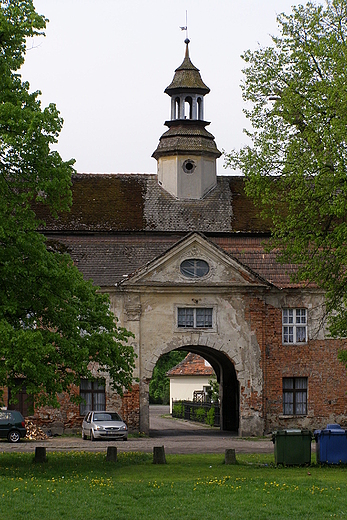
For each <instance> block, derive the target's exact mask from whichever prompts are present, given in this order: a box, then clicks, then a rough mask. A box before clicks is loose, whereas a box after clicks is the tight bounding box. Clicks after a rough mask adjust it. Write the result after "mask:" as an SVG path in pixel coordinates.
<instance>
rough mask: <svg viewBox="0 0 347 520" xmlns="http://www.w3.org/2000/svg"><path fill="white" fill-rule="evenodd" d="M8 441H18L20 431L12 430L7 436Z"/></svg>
mask: <svg viewBox="0 0 347 520" xmlns="http://www.w3.org/2000/svg"><path fill="white" fill-rule="evenodd" d="M7 438H8V440H9V441H10V442H19V441H20V433H19V431H17V430H13V431H12V432H10V433H9V434H8V436H7Z"/></svg>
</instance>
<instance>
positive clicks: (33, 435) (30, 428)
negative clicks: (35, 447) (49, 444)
mask: <svg viewBox="0 0 347 520" xmlns="http://www.w3.org/2000/svg"><path fill="white" fill-rule="evenodd" d="M25 427H26V429H27V434H26V437H25V438H26V439H29V440H31V441H33V440H34V441H44V440H45V439H47V438H48V437H47V435H46V434H45V433H44V431H43V430H41V428H40V427H39V426H37V425H36V424H35V423H34V422H33V421H32V420H30V419H25Z"/></svg>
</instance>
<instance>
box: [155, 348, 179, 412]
mask: <svg viewBox="0 0 347 520" xmlns="http://www.w3.org/2000/svg"><path fill="white" fill-rule="evenodd" d="M186 355H187V352H183V351H182V350H173V351H172V352H168V353H167V354H164V355H163V356H161V357H160V358H159V359H158V362H157V364H156V365H155V367H154V370H153V375H152V379H151V382H150V383H149V400H150V403H154V404H168V403H169V402H170V379H169V378H168V377H167V375H166V374H167V372H168V371H169V370H170V369H171V368H173V367H174V366H176V365H178V363H180V362H181V361H182V360H183V359H184V358H185V357H186Z"/></svg>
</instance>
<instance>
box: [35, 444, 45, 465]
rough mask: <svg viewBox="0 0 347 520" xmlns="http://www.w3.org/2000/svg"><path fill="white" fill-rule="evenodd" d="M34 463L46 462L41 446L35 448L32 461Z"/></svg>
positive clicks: (43, 449)
mask: <svg viewBox="0 0 347 520" xmlns="http://www.w3.org/2000/svg"><path fill="white" fill-rule="evenodd" d="M34 461H35V462H47V457H46V448H44V447H42V446H37V447H36V448H35V459H34Z"/></svg>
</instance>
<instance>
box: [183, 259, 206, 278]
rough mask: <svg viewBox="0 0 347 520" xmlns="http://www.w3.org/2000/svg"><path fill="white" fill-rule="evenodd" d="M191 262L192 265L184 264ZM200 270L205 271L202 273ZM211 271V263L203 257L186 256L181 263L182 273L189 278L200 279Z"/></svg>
mask: <svg viewBox="0 0 347 520" xmlns="http://www.w3.org/2000/svg"><path fill="white" fill-rule="evenodd" d="M189 262H191V263H192V265H191V266H189V265H184V264H189ZM200 271H204V272H202V274H200ZM209 272H210V265H209V263H208V262H206V260H204V259H203V258H186V259H185V260H182V262H181V263H180V273H181V275H182V276H184V277H185V278H187V279H188V280H200V279H201V278H204V277H205V276H207V275H208V274H209Z"/></svg>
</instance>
